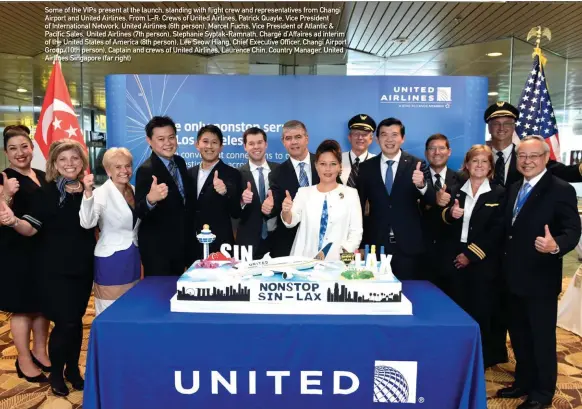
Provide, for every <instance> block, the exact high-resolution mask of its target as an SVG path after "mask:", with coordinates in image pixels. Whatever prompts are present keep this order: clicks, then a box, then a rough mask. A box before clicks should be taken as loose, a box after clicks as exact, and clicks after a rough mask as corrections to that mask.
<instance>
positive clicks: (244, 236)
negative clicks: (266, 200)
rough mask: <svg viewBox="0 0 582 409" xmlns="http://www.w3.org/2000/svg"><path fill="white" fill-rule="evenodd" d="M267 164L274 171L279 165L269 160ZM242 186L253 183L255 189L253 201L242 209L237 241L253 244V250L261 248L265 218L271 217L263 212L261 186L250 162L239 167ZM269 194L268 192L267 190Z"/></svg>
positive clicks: (252, 188) (242, 187)
mask: <svg viewBox="0 0 582 409" xmlns="http://www.w3.org/2000/svg"><path fill="white" fill-rule="evenodd" d="M267 165H268V166H269V169H270V170H271V171H270V172H269V175H270V174H271V172H274V171H275V169H277V168H278V167H279V164H278V163H275V162H269V161H267ZM239 171H240V174H241V178H242V186H241V189H242V190H243V191H244V190H245V189H246V186H247V182H250V183H251V190H252V191H253V201H252V202H251V203H249V204H248V205H246V206H245V207H244V209H242V210H241V214H240V220H239V222H238V229H237V233H236V242H237V243H238V244H240V245H243V246H253V250H256V249H258V248H259V243H260V241H261V232H262V228H263V220H264V221H267V220H268V219H269V217H267V216H265V215H264V214H263V212H261V206H262V203H261V200H260V197H259V187H258V186H257V184H256V183H255V179H254V178H253V174H252V173H251V167H250V166H249V164H248V162H247V163H245V164H244V165H242V166H241V167H240V168H239ZM241 194H242V193H241ZM265 194H267V192H265Z"/></svg>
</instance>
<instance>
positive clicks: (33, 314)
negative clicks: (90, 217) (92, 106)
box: [0, 125, 50, 382]
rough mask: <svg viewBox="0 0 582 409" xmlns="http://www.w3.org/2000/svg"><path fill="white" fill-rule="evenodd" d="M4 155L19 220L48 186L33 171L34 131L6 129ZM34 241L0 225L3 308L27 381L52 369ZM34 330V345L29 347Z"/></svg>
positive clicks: (6, 194)
mask: <svg viewBox="0 0 582 409" xmlns="http://www.w3.org/2000/svg"><path fill="white" fill-rule="evenodd" d="M3 134H4V152H5V153H6V157H7V158H8V162H9V163H10V166H9V167H8V168H6V169H4V171H3V172H2V174H1V175H2V177H1V178H0V180H1V183H2V185H3V193H2V196H1V197H0V198H1V199H2V200H3V201H4V203H5V204H4V206H10V207H11V208H12V211H13V212H14V214H15V215H16V216H17V217H22V216H23V215H25V214H26V213H28V211H29V210H30V205H31V202H32V198H33V196H34V194H35V192H36V191H37V190H38V189H39V188H41V187H42V186H44V185H46V182H45V174H44V172H42V171H40V170H37V169H32V167H31V162H32V155H33V145H32V141H31V140H30V130H29V129H28V128H27V127H25V126H23V125H12V126H7V127H6V128H5V129H4V133H3ZM37 242H38V240H37V238H36V237H24V236H21V235H20V234H18V233H16V232H15V231H14V230H13V229H12V228H10V227H6V226H2V227H0V249H1V250H0V252H1V253H2V254H3V255H4V257H3V258H2V259H3V260H4V264H3V265H2V271H1V274H0V277H1V278H0V280H1V282H2V284H1V285H0V310H2V311H6V312H9V313H12V315H11V317H10V330H11V332H12V337H13V338H14V345H15V347H16V351H17V353H18V357H17V358H16V371H17V373H18V376H19V377H20V378H25V379H26V380H27V381H29V382H46V381H47V379H46V376H45V375H43V373H42V372H41V370H44V371H50V360H49V358H48V355H47V352H46V343H47V336H48V321H47V319H46V318H45V317H43V316H42V315H41V314H39V311H40V310H41V308H40V303H39V298H38V293H37V291H36V290H37V286H36V285H35V284H36V273H35V271H36V269H35V267H34V266H33V265H32V263H31V261H32V260H33V257H31V254H33V252H34V251H35V249H36V248H37V247H38V244H37ZM31 331H32V339H33V347H32V351H31V350H30V349H29V345H30V338H31Z"/></svg>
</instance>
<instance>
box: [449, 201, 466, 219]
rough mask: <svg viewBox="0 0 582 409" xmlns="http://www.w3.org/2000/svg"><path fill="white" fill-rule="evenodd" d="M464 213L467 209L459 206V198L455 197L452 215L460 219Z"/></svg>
mask: <svg viewBox="0 0 582 409" xmlns="http://www.w3.org/2000/svg"><path fill="white" fill-rule="evenodd" d="M463 214H465V209H463V208H461V206H459V199H455V204H454V205H453V207H451V216H453V218H454V219H460V218H461V217H463Z"/></svg>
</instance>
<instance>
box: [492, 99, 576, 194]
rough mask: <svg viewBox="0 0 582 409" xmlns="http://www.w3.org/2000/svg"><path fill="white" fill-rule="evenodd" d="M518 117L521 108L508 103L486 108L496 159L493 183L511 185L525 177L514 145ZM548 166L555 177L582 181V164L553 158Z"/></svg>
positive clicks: (568, 180)
mask: <svg viewBox="0 0 582 409" xmlns="http://www.w3.org/2000/svg"><path fill="white" fill-rule="evenodd" d="M518 117H519V111H518V110H517V108H516V107H514V106H513V105H511V104H510V103H508V102H501V101H500V102H497V103H495V104H493V105H491V106H490V107H489V108H487V110H486V111H485V117H484V119H485V122H486V123H487V128H488V130H489V134H491V148H492V150H493V158H494V160H495V178H494V182H495V183H497V184H499V185H501V186H510V185H511V184H513V183H515V182H517V181H519V180H521V178H522V175H521V174H520V173H519V170H518V169H517V158H516V146H515V145H514V144H513V135H514V132H515V121H516V120H517V118H518ZM546 167H547V169H548V170H549V171H550V172H551V173H552V174H553V175H554V176H556V177H559V178H560V179H562V180H565V181H566V182H570V183H578V182H582V164H580V165H570V166H566V165H564V164H562V163H559V162H556V161H555V160H552V159H550V160H548V163H547V165H546Z"/></svg>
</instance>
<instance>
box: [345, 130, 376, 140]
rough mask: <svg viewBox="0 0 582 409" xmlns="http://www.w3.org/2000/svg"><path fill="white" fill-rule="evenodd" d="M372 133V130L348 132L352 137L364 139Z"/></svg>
mask: <svg viewBox="0 0 582 409" xmlns="http://www.w3.org/2000/svg"><path fill="white" fill-rule="evenodd" d="M371 134H372V132H353V131H352V132H350V136H351V137H352V138H358V139H366V138H367V137H368V136H370V135H371Z"/></svg>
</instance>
